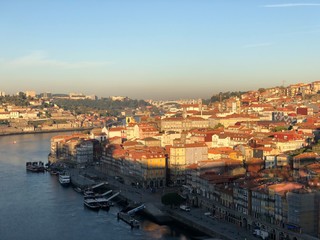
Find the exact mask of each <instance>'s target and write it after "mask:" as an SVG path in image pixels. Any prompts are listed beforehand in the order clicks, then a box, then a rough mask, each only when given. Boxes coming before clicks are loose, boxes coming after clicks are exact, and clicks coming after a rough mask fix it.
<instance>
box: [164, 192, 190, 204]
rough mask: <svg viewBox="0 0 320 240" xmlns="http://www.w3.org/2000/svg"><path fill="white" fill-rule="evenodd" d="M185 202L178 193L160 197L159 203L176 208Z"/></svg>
mask: <svg viewBox="0 0 320 240" xmlns="http://www.w3.org/2000/svg"><path fill="white" fill-rule="evenodd" d="M184 201H185V200H184V199H183V198H182V197H181V196H180V195H179V194H178V193H167V194H165V195H163V196H162V198H161V202H162V204H164V205H170V206H171V207H172V206H178V205H180V204H181V203H183V202H184Z"/></svg>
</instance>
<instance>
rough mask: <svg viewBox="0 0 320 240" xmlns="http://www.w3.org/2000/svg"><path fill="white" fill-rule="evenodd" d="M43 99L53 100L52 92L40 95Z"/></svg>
mask: <svg viewBox="0 0 320 240" xmlns="http://www.w3.org/2000/svg"><path fill="white" fill-rule="evenodd" d="M40 97H41V98H52V94H51V93H50V92H44V93H41V94H40Z"/></svg>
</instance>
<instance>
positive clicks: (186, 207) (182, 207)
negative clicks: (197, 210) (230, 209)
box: [180, 205, 190, 212]
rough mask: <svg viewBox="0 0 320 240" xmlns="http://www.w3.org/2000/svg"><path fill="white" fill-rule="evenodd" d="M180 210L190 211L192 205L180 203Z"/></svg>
mask: <svg viewBox="0 0 320 240" xmlns="http://www.w3.org/2000/svg"><path fill="white" fill-rule="evenodd" d="M180 210H183V211H186V212H190V207H188V206H187V205H180Z"/></svg>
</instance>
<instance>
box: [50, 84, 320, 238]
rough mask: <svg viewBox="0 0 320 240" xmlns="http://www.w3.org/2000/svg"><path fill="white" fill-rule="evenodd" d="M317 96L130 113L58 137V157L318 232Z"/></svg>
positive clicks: (246, 223) (236, 218) (279, 91)
mask: <svg viewBox="0 0 320 240" xmlns="http://www.w3.org/2000/svg"><path fill="white" fill-rule="evenodd" d="M319 90H320V82H313V83H311V84H296V85H291V86H289V87H286V88H284V87H276V88H270V89H263V90H259V91H251V92H248V93H246V94H243V95H241V96H237V97H232V98H229V99H226V100H221V101H220V102H216V103H213V104H211V105H204V104H202V103H201V102H199V103H196V104H183V105H181V107H180V108H174V109H170V110H169V111H167V112H166V113H164V115H162V116H150V115H143V116H138V117H135V118H133V117H131V116H128V117H127V119H126V121H125V123H124V124H123V125H122V126H118V127H111V128H107V127H104V128H103V129H93V130H92V131H91V133H90V135H73V136H57V137H54V138H52V141H51V155H52V156H56V157H69V158H70V159H73V160H74V161H76V162H78V163H85V162H91V161H94V160H99V161H100V165H99V166H98V169H99V170H100V171H102V172H105V173H106V174H108V175H115V176H122V177H125V178H127V179H131V181H132V183H133V184H136V185H138V186H140V187H143V188H163V187H165V186H182V187H183V188H184V189H185V190H186V191H184V194H185V197H186V198H187V199H188V201H189V203H190V204H193V205H195V206H201V207H204V208H207V209H208V210H210V211H212V212H213V213H214V214H216V215H217V216H219V217H223V218H225V219H227V220H228V221H230V222H233V223H235V224H238V225H239V226H242V227H246V228H249V229H253V228H254V227H255V226H256V224H259V225H261V226H262V227H263V228H265V229H266V230H268V231H269V232H272V231H278V230H277V229H278V228H279V229H287V230H288V229H289V230H290V231H293V232H303V233H307V234H309V235H312V236H319V234H320V227H319V223H320V222H319V213H320V208H319V206H320V201H319V200H320V197H319V196H320V195H319V191H318V189H319V188H320V175H319V173H320V163H319V162H318V161H319V155H318V152H319V150H320V149H319V146H318V145H317V143H318V139H319V136H320V135H319V134H320V130H319V126H320V118H319V116H320V112H319V106H320V103H319V102H318V99H317V93H318V92H319ZM96 151H99V152H98V153H97V152H96ZM261 226H260V227H261ZM284 232H285V231H284ZM275 235H276V233H274V237H273V238H275ZM284 237H285V236H284Z"/></svg>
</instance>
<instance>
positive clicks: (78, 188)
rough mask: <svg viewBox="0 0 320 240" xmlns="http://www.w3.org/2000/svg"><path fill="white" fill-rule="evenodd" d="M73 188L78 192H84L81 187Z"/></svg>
mask: <svg viewBox="0 0 320 240" xmlns="http://www.w3.org/2000/svg"><path fill="white" fill-rule="evenodd" d="M73 190H75V191H76V192H77V193H82V192H83V190H82V189H81V188H80V187H74V188H73Z"/></svg>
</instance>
